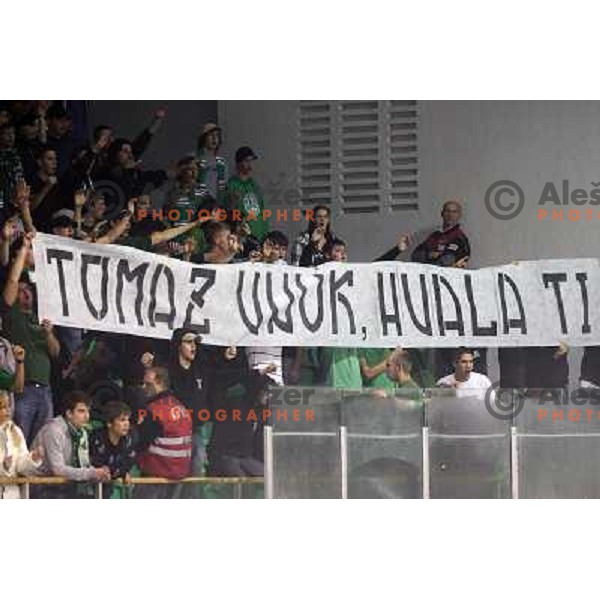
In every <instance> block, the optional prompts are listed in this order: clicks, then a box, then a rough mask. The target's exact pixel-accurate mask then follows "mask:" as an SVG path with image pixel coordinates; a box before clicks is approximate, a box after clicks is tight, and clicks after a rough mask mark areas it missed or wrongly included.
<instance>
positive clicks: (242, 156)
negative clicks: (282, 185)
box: [235, 146, 258, 163]
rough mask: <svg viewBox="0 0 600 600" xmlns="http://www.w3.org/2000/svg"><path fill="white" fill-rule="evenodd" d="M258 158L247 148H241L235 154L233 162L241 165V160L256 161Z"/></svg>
mask: <svg viewBox="0 0 600 600" xmlns="http://www.w3.org/2000/svg"><path fill="white" fill-rule="evenodd" d="M257 158H258V156H256V154H254V150H252V148H250V147H249V146H242V147H241V148H238V149H237V150H236V152H235V162H236V163H241V162H242V161H243V160H256V159H257Z"/></svg>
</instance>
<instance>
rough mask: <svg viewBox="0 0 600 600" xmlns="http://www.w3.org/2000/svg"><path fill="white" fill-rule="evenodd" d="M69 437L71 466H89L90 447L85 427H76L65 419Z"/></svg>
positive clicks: (79, 467) (78, 467)
mask: <svg viewBox="0 0 600 600" xmlns="http://www.w3.org/2000/svg"><path fill="white" fill-rule="evenodd" d="M65 423H66V424H67V429H68V430H69V436H70V437H71V445H72V450H71V466H72V467H75V468H77V469H81V468H84V467H89V466H90V448H89V444H88V434H87V430H85V429H77V428H76V427H74V426H73V425H71V423H69V421H68V420H67V419H65Z"/></svg>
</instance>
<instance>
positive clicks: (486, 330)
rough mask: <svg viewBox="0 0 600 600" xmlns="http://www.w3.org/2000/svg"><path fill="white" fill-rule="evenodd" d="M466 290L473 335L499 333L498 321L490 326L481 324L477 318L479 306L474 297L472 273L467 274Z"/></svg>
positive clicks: (494, 334)
mask: <svg viewBox="0 0 600 600" xmlns="http://www.w3.org/2000/svg"><path fill="white" fill-rule="evenodd" d="M465 290H466V292H467V300H468V302H469V306H470V307H471V323H472V324H473V335H493V336H496V335H498V322H497V321H492V323H491V325H489V326H488V327H483V326H481V325H479V323H478V320H477V306H476V304H475V298H474V297H473V284H472V282H471V275H465Z"/></svg>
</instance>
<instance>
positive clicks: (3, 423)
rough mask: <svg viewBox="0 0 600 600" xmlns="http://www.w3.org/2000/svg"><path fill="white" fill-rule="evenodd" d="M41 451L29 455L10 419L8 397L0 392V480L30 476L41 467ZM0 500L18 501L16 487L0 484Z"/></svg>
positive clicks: (20, 433)
mask: <svg viewBox="0 0 600 600" xmlns="http://www.w3.org/2000/svg"><path fill="white" fill-rule="evenodd" d="M41 459H42V450H41V448H40V449H36V450H34V451H33V452H31V453H29V451H28V450H27V443H26V442H25V437H24V436H23V432H22V431H21V429H20V428H19V427H17V425H15V424H14V423H13V421H12V419H11V406H10V396H9V395H8V392H7V391H6V390H0V478H7V477H17V476H19V475H32V474H34V473H35V471H36V469H37V468H38V467H39V466H40V465H41V462H42V461H41ZM0 498H1V499H3V500H5V499H18V498H21V492H20V490H19V486H18V485H4V484H0Z"/></svg>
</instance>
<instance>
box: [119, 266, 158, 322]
mask: <svg viewBox="0 0 600 600" xmlns="http://www.w3.org/2000/svg"><path fill="white" fill-rule="evenodd" d="M149 266H150V263H147V262H146V263H141V264H140V265H138V266H137V267H136V268H135V269H133V270H131V269H130V268H129V261H128V260H127V259H126V258H122V259H121V260H120V261H119V262H118V264H117V290H116V295H117V313H118V315H119V323H125V315H124V314H123V279H125V280H126V281H127V283H131V282H132V281H133V280H134V279H135V280H136V294H135V316H136V319H137V323H138V325H139V326H140V327H143V326H144V320H143V318H142V301H143V299H144V278H145V276H146V271H147V270H148V267H149Z"/></svg>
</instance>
